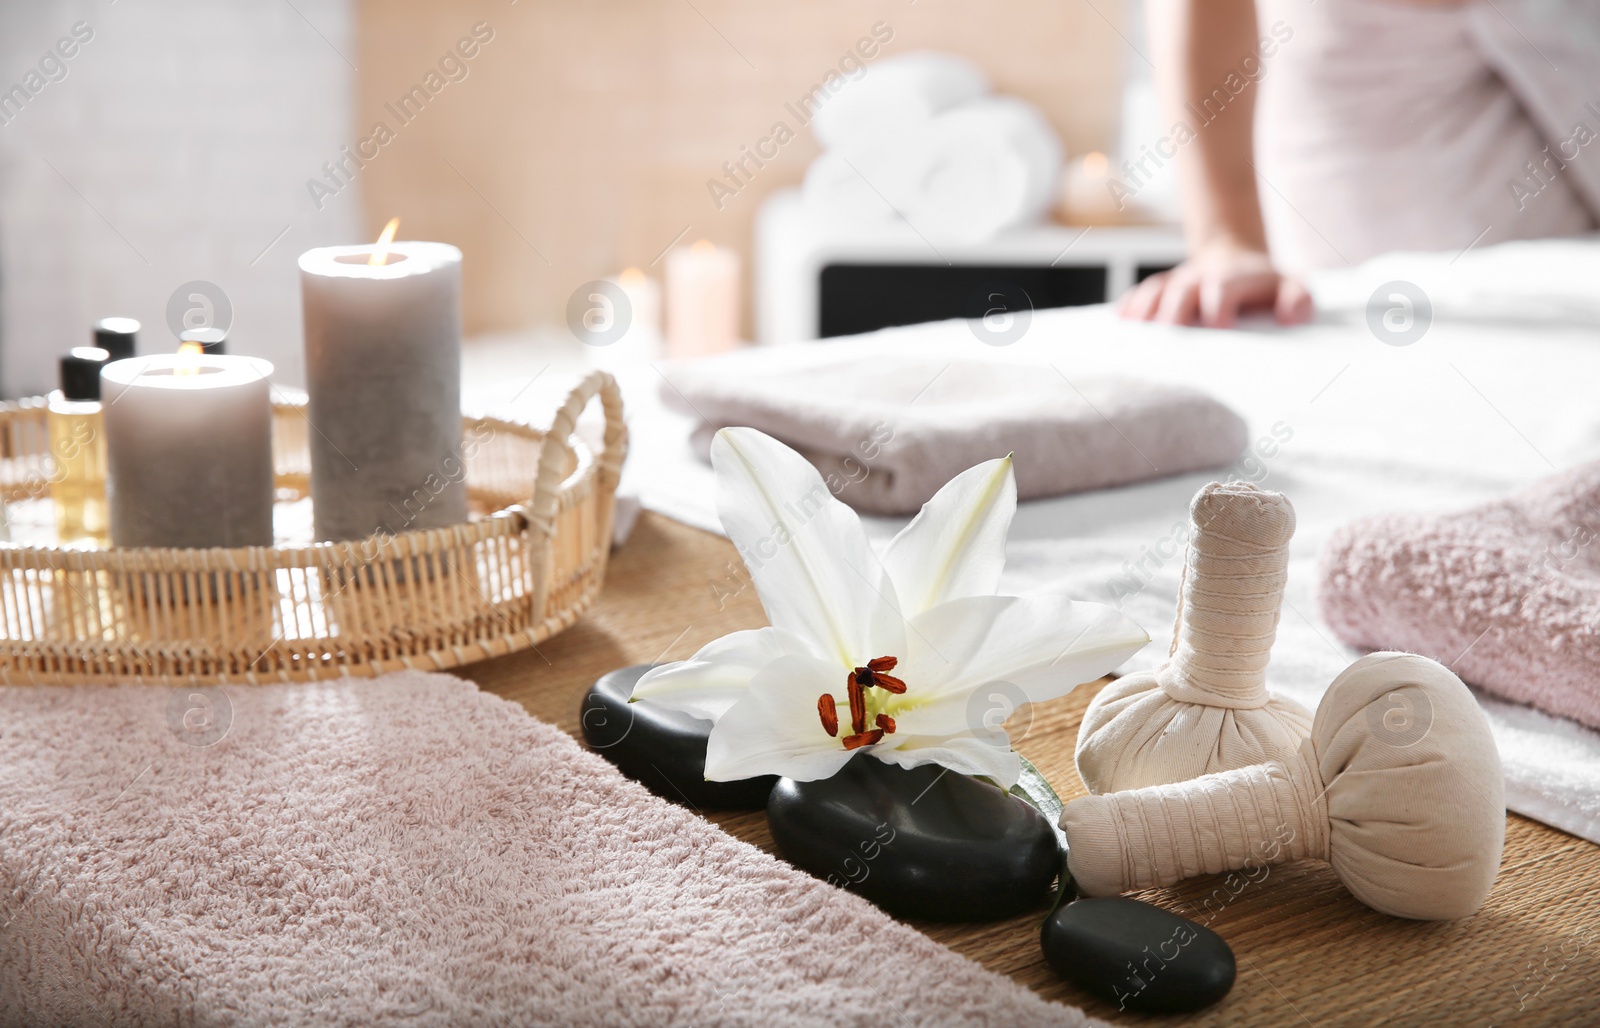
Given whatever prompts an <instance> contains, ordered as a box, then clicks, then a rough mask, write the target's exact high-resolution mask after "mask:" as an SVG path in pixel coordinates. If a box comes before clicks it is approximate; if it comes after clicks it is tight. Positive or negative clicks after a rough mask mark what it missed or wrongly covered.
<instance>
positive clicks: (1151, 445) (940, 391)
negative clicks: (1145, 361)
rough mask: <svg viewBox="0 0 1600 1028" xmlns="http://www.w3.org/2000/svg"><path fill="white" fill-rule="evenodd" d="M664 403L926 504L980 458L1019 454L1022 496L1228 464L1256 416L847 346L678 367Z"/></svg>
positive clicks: (885, 506)
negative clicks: (756, 434) (752, 432)
mask: <svg viewBox="0 0 1600 1028" xmlns="http://www.w3.org/2000/svg"><path fill="white" fill-rule="evenodd" d="M665 374H666V377H667V386H666V387H664V388H663V389H662V397H663V399H664V400H665V401H666V402H667V403H668V404H669V405H672V406H675V407H677V408H679V409H680V410H684V411H686V412H691V413H694V414H696V415H698V416H699V417H700V418H701V419H702V424H701V425H700V426H699V429H698V434H697V436H696V441H697V443H698V444H699V445H701V446H703V447H704V448H707V449H708V448H709V446H710V440H711V435H712V433H713V432H714V431H715V430H716V429H718V428H723V427H726V426H729V425H747V426H750V427H752V428H758V429H761V430H762V431H764V432H767V433H769V434H770V435H773V436H775V437H776V438H778V439H781V440H783V441H784V442H786V443H788V444H789V445H791V446H793V447H794V448H795V449H797V450H799V451H800V452H801V453H803V454H805V456H806V457H807V459H809V460H810V461H811V462H812V463H813V464H815V465H817V468H818V469H819V470H820V471H821V472H822V474H823V478H824V479H825V480H826V481H827V482H828V485H829V488H830V489H832V490H833V492H834V494H835V495H836V496H838V497H839V499H841V500H843V501H844V502H846V503H848V504H850V505H851V506H852V507H855V508H856V509H858V510H862V511H865V512H867V513H870V514H909V513H912V512H914V511H916V510H917V509H918V508H920V507H921V506H922V504H923V503H925V502H927V500H928V499H929V498H930V497H931V496H932V495H933V494H934V492H936V491H937V490H938V488H939V487H940V486H941V485H943V484H944V483H945V482H946V481H948V480H949V479H951V478H953V477H954V476H955V475H957V474H959V473H960V472H962V471H964V470H966V469H967V468H969V467H972V466H973V465H974V464H978V463H981V462H982V461H985V460H989V459H992V458H994V457H1003V456H1005V455H1006V454H1007V453H1015V454H1016V465H1017V494H1018V496H1020V497H1022V498H1023V499H1027V498H1030V497H1035V496H1053V495H1058V494H1060V493H1069V492H1077V491H1080V490H1088V489H1100V488H1105V487H1107V486H1114V485H1124V484H1127V483H1130V482H1138V481H1143V480H1145V479H1150V478H1160V477H1164V476H1167V475H1175V474H1180V473H1183V472H1186V471H1195V470H1198V469H1201V468H1215V467H1221V466H1223V465H1226V464H1229V463H1231V462H1232V461H1234V460H1235V459H1237V458H1238V456H1239V455H1240V453H1241V452H1243V450H1244V446H1245V424H1244V421H1243V420H1242V419H1240V417H1239V416H1238V415H1237V414H1235V413H1234V412H1233V411H1231V410H1229V409H1228V408H1227V407H1224V406H1223V405H1222V404H1221V403H1218V402H1217V401H1216V400H1214V399H1212V398H1211V397H1209V396H1207V395H1205V394H1204V393H1200V392H1196V391H1194V390H1191V389H1186V388H1181V387H1177V386H1169V385H1161V384H1157V383H1153V382H1147V381H1141V380H1137V379H1129V378H1123V377H1119V376H1083V377H1081V378H1078V377H1074V378H1073V379H1072V380H1070V381H1069V380H1068V379H1067V378H1065V377H1064V376H1063V375H1062V374H1061V373H1059V372H1057V371H1056V370H1054V369H1052V368H1050V367H1044V366H1033V365H1027V364H1009V363H990V362H978V361H946V360H938V359H934V358H930V357H927V356H924V355H921V354H917V353H909V352H908V353H905V354H884V353H881V352H880V353H878V354H875V355H872V356H861V355H858V354H854V353H851V352H850V351H849V350H847V349H841V348H840V347H837V346H828V345H825V344H824V345H817V346H804V347H778V348H763V349H758V350H746V351H743V352H739V353H733V354H728V355H725V356H720V357H713V358H709V359H704V360H700V361H696V362H693V363H688V364H681V365H676V366H673V367H671V368H669V369H667V370H666V371H665Z"/></svg>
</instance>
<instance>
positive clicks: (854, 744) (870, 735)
mask: <svg viewBox="0 0 1600 1028" xmlns="http://www.w3.org/2000/svg"><path fill="white" fill-rule="evenodd" d="M882 739H883V729H881V728H874V729H873V730H872V731H870V732H858V733H857V734H855V735H847V736H845V738H844V748H845V749H847V750H858V749H860V748H861V747H863V746H871V745H872V744H873V743H875V742H878V741H880V740H882Z"/></svg>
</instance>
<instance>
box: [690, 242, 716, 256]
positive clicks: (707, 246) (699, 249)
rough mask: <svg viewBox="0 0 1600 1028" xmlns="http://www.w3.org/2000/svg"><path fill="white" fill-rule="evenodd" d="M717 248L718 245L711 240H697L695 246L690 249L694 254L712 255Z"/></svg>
mask: <svg viewBox="0 0 1600 1028" xmlns="http://www.w3.org/2000/svg"><path fill="white" fill-rule="evenodd" d="M716 248H717V247H716V244H715V243H713V242H712V241H711V240H709V239H697V240H695V243H694V245H693V246H691V247H689V249H690V250H691V251H693V252H694V253H712V252H713V251H715V250H716Z"/></svg>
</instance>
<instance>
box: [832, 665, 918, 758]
mask: <svg viewBox="0 0 1600 1028" xmlns="http://www.w3.org/2000/svg"><path fill="white" fill-rule="evenodd" d="M899 663H900V658H898V657H874V658H873V659H871V660H869V661H867V664H866V666H865V667H858V668H855V669H854V670H852V671H851V672H850V673H849V674H848V675H846V676H845V685H844V688H845V695H846V696H848V697H849V698H850V731H851V734H850V735H847V736H845V737H844V738H843V739H841V740H840V741H841V742H843V743H844V748H845V749H847V750H854V749H860V748H861V747H862V746H871V745H872V744H873V743H875V742H880V741H882V739H883V737H884V736H885V735H887V734H891V733H893V732H894V729H895V723H894V718H892V717H890V716H889V715H888V714H879V715H877V716H876V717H874V718H873V722H872V723H873V724H876V725H877V726H878V727H876V728H868V727H867V690H868V689H871V688H873V687H874V686H876V687H877V688H879V689H882V690H883V691H884V692H889V693H894V694H896V695H899V694H901V693H904V692H905V691H906V683H905V682H903V681H901V680H900V679H898V678H896V677H894V676H893V675H888V674H884V672H886V671H892V670H894V667H895V665H897V664H899ZM817 716H818V717H820V718H821V719H822V728H823V731H825V732H827V733H828V735H830V736H832V737H834V738H838V736H839V710H838V706H837V705H836V703H835V702H834V699H833V697H832V696H831V695H829V694H828V693H823V694H822V695H821V696H819V697H817Z"/></svg>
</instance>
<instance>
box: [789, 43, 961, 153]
mask: <svg viewBox="0 0 1600 1028" xmlns="http://www.w3.org/2000/svg"><path fill="white" fill-rule="evenodd" d="M988 92H989V79H988V77H987V76H985V75H984V73H983V71H982V69H980V68H979V67H978V66H977V65H976V64H973V63H972V62H971V61H969V60H967V59H966V58H964V57H956V56H954V55H953V54H942V53H935V52H933V51H923V52H918V53H909V54H903V55H901V56H898V57H890V58H886V59H884V60H881V61H878V62H877V63H876V64H873V65H870V66H869V67H868V68H867V70H866V74H864V75H862V76H861V77H860V78H858V79H855V80H854V81H850V82H848V83H847V84H846V85H845V86H844V88H843V89H841V90H840V91H839V93H838V95H836V96H834V97H832V98H830V99H829V100H828V101H827V102H826V103H825V104H823V105H822V107H821V108H820V109H818V111H817V114H816V117H815V118H813V119H812V121H811V131H812V133H813V134H815V135H816V137H817V142H819V143H821V144H822V145H823V146H824V147H835V146H842V145H846V144H849V143H852V142H858V141H860V140H864V139H871V138H873V137H874V136H877V135H879V134H881V133H882V132H884V131H886V130H889V129H896V128H904V127H906V126H909V125H913V124H915V123H917V122H922V121H926V120H928V119H929V118H931V117H933V116H934V115H936V114H938V113H940V112H941V111H946V110H949V109H950V108H952V107H957V106H960V105H961V104H964V103H968V102H970V101H972V100H976V99H978V98H979V97H981V96H984V95H986V94H987V93H988Z"/></svg>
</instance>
